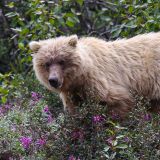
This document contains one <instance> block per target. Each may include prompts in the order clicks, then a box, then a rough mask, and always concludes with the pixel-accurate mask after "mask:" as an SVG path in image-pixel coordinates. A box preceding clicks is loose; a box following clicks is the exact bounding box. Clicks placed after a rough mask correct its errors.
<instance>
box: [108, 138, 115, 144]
mask: <svg viewBox="0 0 160 160" xmlns="http://www.w3.org/2000/svg"><path fill="white" fill-rule="evenodd" d="M113 140H114V137H110V138H108V139H107V140H106V142H107V143H108V144H109V145H112V143H113Z"/></svg>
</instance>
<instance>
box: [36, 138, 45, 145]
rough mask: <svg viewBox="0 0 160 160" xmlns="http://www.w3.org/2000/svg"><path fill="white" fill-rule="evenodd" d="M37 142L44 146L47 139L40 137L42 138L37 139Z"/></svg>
mask: <svg viewBox="0 0 160 160" xmlns="http://www.w3.org/2000/svg"><path fill="white" fill-rule="evenodd" d="M36 144H37V145H38V146H39V147H43V146H44V145H45V144H46V140H45V139H44V138H40V139H38V140H37V142H36Z"/></svg>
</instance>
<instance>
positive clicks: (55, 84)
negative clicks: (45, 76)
mask: <svg viewBox="0 0 160 160" xmlns="http://www.w3.org/2000/svg"><path fill="white" fill-rule="evenodd" d="M48 81H49V83H50V85H51V86H52V87H54V88H58V86H59V83H58V78H57V77H51V78H49V80H48Z"/></svg>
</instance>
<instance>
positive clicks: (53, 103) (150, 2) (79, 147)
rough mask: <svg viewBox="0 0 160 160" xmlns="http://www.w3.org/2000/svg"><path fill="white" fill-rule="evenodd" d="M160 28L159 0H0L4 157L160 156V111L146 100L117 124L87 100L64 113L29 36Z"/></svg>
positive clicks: (131, 159) (140, 159) (123, 34)
mask: <svg viewBox="0 0 160 160" xmlns="http://www.w3.org/2000/svg"><path fill="white" fill-rule="evenodd" d="M159 29H160V2H159V0H142V1H139V0H134V1H129V0H120V1H119V0H114V1H113V0H108V1H106V0H76V1H75V0H52V1H51V0H1V1H0V159H2V160H3V159H4V160H7V159H27V160H28V159H31V160H32V159H38V160H39V159H42V160H43V159H49V160H61V159H62V160H65V159H66V160H68V159H69V160H85V159H87V160H91V159H95V160H100V159H102V160H103V159H115V160H126V159H128V160H153V159H154V160H159V159H160V145H159V143H160V142H159V141H160V132H159V130H160V127H159V126H160V121H159V118H160V116H159V115H158V114H150V113H147V112H146V109H145V108H146V107H149V105H150V104H149V102H148V100H145V99H144V98H143V97H141V96H136V97H135V99H136V100H137V108H138V109H136V110H135V111H133V113H131V114H130V115H129V117H130V118H129V120H128V121H127V122H125V123H119V121H118V119H117V117H116V116H115V115H111V116H109V117H108V116H106V114H105V113H106V110H107V108H106V107H105V108H104V107H103V106H99V105H97V104H93V103H91V102H88V104H84V105H83V107H81V108H79V112H80V115H79V116H77V117H70V116H69V115H67V114H66V113H63V108H62V104H61V102H60V100H59V98H58V96H57V95H55V94H54V93H50V92H48V91H47V90H46V89H45V88H43V87H42V86H40V85H39V83H38V82H37V80H36V78H35V76H34V73H33V71H32V62H31V61H32V57H31V51H30V50H29V48H28V43H29V42H30V41H31V40H39V39H47V38H53V37H56V36H60V35H71V34H77V35H78V36H96V37H101V38H103V39H106V40H115V39H118V38H128V37H132V36H134V35H138V34H141V33H147V32H156V31H159Z"/></svg>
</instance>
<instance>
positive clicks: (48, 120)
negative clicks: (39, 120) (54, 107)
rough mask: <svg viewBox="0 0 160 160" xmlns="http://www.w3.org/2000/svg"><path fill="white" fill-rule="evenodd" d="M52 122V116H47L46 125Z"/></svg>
mask: <svg viewBox="0 0 160 160" xmlns="http://www.w3.org/2000/svg"><path fill="white" fill-rule="evenodd" d="M52 121H53V118H52V116H51V115H50V114H49V115H48V117H47V122H48V123H51V122H52Z"/></svg>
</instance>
